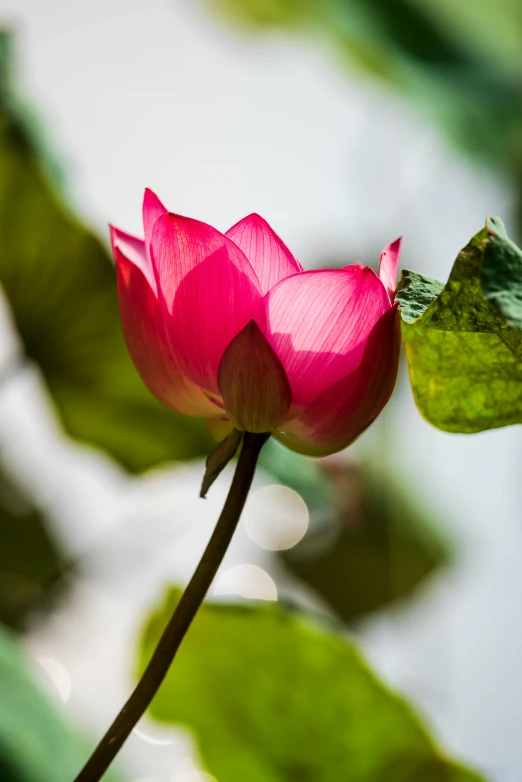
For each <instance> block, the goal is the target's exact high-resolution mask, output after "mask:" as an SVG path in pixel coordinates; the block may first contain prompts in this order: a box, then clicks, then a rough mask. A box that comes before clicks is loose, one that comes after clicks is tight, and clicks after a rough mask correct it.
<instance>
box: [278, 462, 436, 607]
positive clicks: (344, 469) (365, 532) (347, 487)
mask: <svg viewBox="0 0 522 782" xmlns="http://www.w3.org/2000/svg"><path fill="white" fill-rule="evenodd" d="M323 470H324V473H325V475H328V476H329V478H330V482H331V485H332V490H333V503H332V504H333V509H335V517H332V515H331V514H332V509H330V518H329V519H324V518H323V520H322V522H321V523H320V524H318V525H316V527H315V528H314V526H312V527H311V529H310V531H309V532H308V533H307V534H306V536H305V537H304V539H303V540H302V541H301V542H300V543H298V545H297V546H295V547H294V548H292V549H290V550H289V551H285V552H283V553H282V554H281V556H282V558H283V560H284V562H285V564H286V566H287V567H288V568H289V569H290V570H291V572H292V573H293V574H294V575H295V576H297V577H298V578H300V579H301V580H303V581H304V582H305V583H306V584H307V585H308V586H311V587H312V588H313V589H315V590H317V592H319V594H320V595H321V596H322V597H323V598H324V599H325V600H326V601H327V602H328V603H329V604H330V606H331V607H332V608H333V609H334V610H335V611H336V613H337V614H338V615H339V617H340V618H341V619H343V620H344V621H345V622H353V621H354V620H355V619H357V618H359V617H361V616H364V615H365V614H368V613H370V612H372V611H376V610H378V609H380V608H382V607H383V606H385V605H387V604H389V603H391V602H394V601H396V600H399V599H401V598H404V597H405V596H407V595H409V594H410V593H411V592H412V591H413V590H414V589H415V588H416V587H417V586H418V585H419V584H421V583H422V582H423V580H424V579H425V578H426V577H427V576H428V575H429V574H431V573H433V571H434V570H435V569H436V568H437V567H440V566H441V565H443V564H446V563H447V561H448V558H449V550H448V546H447V544H446V542H445V541H444V540H443V539H442V538H441V537H440V535H438V534H437V532H436V528H435V525H434V523H433V521H432V520H431V519H430V518H429V516H428V517H427V512H426V510H425V507H424V505H425V504H423V503H422V502H421V501H420V500H419V501H416V498H415V495H414V493H412V489H411V487H410V488H409V490H406V488H405V487H403V486H401V484H400V482H398V481H397V479H396V476H395V475H390V474H388V473H386V472H385V471H384V470H382V469H379V470H376V469H375V467H372V466H370V465H365V464H362V465H357V464H345V463H343V464H337V465H335V464H330V463H328V462H326V463H325V464H324V466H323Z"/></svg>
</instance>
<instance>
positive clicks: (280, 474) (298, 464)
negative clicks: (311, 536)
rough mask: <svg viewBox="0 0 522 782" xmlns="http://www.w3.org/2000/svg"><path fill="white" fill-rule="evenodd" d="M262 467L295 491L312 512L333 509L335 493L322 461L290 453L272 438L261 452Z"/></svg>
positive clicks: (260, 462) (260, 464)
mask: <svg viewBox="0 0 522 782" xmlns="http://www.w3.org/2000/svg"><path fill="white" fill-rule="evenodd" d="M259 466H260V467H261V468H262V469H263V470H265V472H267V473H269V474H270V475H271V476H273V477H274V478H275V479H276V480H277V481H278V482H279V483H281V484H284V485H285V486H288V487H289V488H290V489H293V490H294V491H296V492H297V493H298V494H299V495H300V496H301V497H302V498H303V500H304V501H305V502H306V504H307V505H308V507H309V508H310V509H311V510H315V509H316V508H320V509H324V508H327V507H330V505H331V502H332V494H333V492H332V487H331V485H330V481H329V480H328V478H327V476H326V475H325V473H324V471H323V470H322V469H321V460H318V459H316V458H312V457H310V456H302V455H301V454H298V453H295V452H294V451H290V450H289V449H288V448H286V447H285V446H284V445H281V443H278V442H277V440H275V439H274V438H273V437H271V438H270V440H268V442H267V443H266V445H265V446H264V447H263V450H262V451H261V455H260V457H259Z"/></svg>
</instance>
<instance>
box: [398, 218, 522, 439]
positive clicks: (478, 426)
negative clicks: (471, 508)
mask: <svg viewBox="0 0 522 782" xmlns="http://www.w3.org/2000/svg"><path fill="white" fill-rule="evenodd" d="M499 224H500V225H501V224H502V223H501V221H500V220H498V218H495V222H494V223H490V224H489V225H490V228H489V229H488V228H484V229H483V230H482V231H481V232H480V233H478V234H476V236H474V237H473V239H472V240H471V242H470V243H469V244H468V245H467V247H465V248H464V249H463V250H461V252H460V253H459V255H458V257H457V260H456V261H455V264H454V266H453V270H452V272H451V274H450V277H449V279H448V282H447V283H446V285H445V286H444V288H443V290H442V292H441V293H440V294H439V296H438V297H437V298H436V299H435V300H434V301H432V303H431V304H429V306H428V307H427V308H426V309H425V310H424V312H423V313H422V314H420V316H419V317H417V319H416V320H413V321H412V322H411V320H410V315H411V311H412V308H411V306H412V305H411V302H412V300H413V299H414V298H415V295H416V291H417V292H418V293H419V305H420V303H421V296H424V294H425V290H426V282H425V281H423V280H422V278H421V277H420V276H419V275H415V276H412V275H411V273H407V276H406V277H405V279H406V281H407V287H406V291H405V292H402V291H399V293H398V294H397V299H398V300H399V302H400V306H401V309H402V307H403V306H404V308H405V315H404V316H403V323H402V335H403V340H404V343H405V345H406V356H407V359H408V364H409V369H410V380H411V385H412V388H413V394H414V397H415V402H416V403H417V407H418V408H419V410H420V411H421V413H422V414H423V415H424V417H425V418H426V419H427V420H428V421H429V422H430V423H432V424H433V425H434V426H437V427H438V428H439V429H444V430H445V431H448V432H465V433H471V432H480V431H483V430H484V429H493V428H495V427H499V426H508V425H509V424H516V423H522V361H521V360H522V332H520V331H519V330H517V329H515V328H513V327H512V326H510V325H509V324H508V323H507V322H506V321H505V320H504V318H503V317H502V315H501V314H500V312H499V311H498V309H497V306H496V305H495V304H493V303H492V302H491V301H489V300H488V299H486V298H485V297H484V295H483V293H482V290H481V275H482V266H483V260H484V254H485V253H486V252H488V266H487V269H488V275H487V279H488V280H491V276H490V275H491V268H492V264H493V263H494V262H497V261H498V262H499V263H500V265H499V269H498V273H497V274H496V276H495V279H496V280H497V285H500V283H499V282H498V280H499V279H500V275H501V274H502V273H503V264H504V265H505V257H506V253H505V252H504V251H505V244H504V243H503V242H500V244H499V241H500V240H499V237H498V235H496V234H494V233H492V229H491V227H492V226H493V225H494V226H495V230H498V227H499ZM491 239H493V242H494V243H493V245H492V246H491V247H490V248H489V250H488V247H489V243H490V241H491ZM499 247H500V248H501V250H500V251H499ZM512 252H513V251H510V253H511V254H510V255H509V258H511V257H512ZM503 257H504V261H502V258H503ZM506 285H507V286H508V287H509V285H510V283H509V279H507V280H506ZM506 301H509V302H511V304H512V303H513V301H514V299H513V298H512V297H509V298H508V299H504V303H505V302H506ZM425 303H426V302H425ZM421 310H422V306H420V309H419V311H421ZM409 320H410V322H408V321H409Z"/></svg>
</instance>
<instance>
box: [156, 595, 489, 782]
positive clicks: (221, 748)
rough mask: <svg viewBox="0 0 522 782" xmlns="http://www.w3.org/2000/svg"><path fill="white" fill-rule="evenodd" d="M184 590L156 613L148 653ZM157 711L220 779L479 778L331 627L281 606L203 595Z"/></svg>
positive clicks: (402, 781) (410, 781) (441, 781)
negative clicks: (185, 732)
mask: <svg viewBox="0 0 522 782" xmlns="http://www.w3.org/2000/svg"><path fill="white" fill-rule="evenodd" d="M178 599H179V592H178V591H176V590H174V591H173V592H171V594H169V595H168V598H167V600H166V603H165V605H164V606H163V607H162V608H161V609H160V610H159V611H158V612H157V613H156V614H155V615H154V616H153V617H152V619H151V620H150V621H149V623H148V626H147V629H146V632H145V636H144V642H143V654H142V660H143V662H145V661H146V660H148V658H149V656H150V654H151V652H152V649H153V646H154V645H155V643H156V642H157V640H158V637H159V635H160V633H161V631H162V629H163V627H164V626H165V624H166V622H167V621H168V617H169V616H170V614H171V612H172V610H173V607H174V605H175V603H176V602H177V600H178ZM151 711H152V713H153V715H155V716H156V717H158V718H159V719H161V720H163V721H166V722H173V723H176V724H178V723H180V724H183V725H187V726H189V727H190V728H192V730H193V731H194V732H195V735H196V738H197V741H198V744H199V747H200V750H201V753H202V755H203V758H204V760H205V762H206V764H207V766H208V768H209V770H210V772H211V773H212V774H214V775H215V776H216V777H217V779H219V780H222V782H244V780H248V782H306V781H307V780H310V782H312V780H313V782H339V780H344V779H346V780H350V782H383V780H386V782H420V780H422V782H449V781H450V780H451V781H452V782H457V781H458V782H479V777H477V776H476V775H474V774H473V773H471V772H468V771H465V770H464V769H460V768H457V767H456V766H453V765H452V764H451V763H448V762H446V761H445V760H443V759H442V758H441V755H440V753H439V752H438V750H437V749H436V748H435V747H434V745H433V743H432V741H431V739H430V738H429V737H428V735H427V733H426V731H425V729H424V727H423V726H422V724H421V722H420V721H419V719H418V718H417V717H416V716H415V715H414V714H413V712H412V711H411V709H410V708H409V706H407V705H406V704H405V703H404V702H403V701H402V700H401V699H400V698H398V697H397V696H395V695H393V694H392V693H391V692H390V691H389V690H387V689H386V688H385V687H384V686H383V685H382V684H381V683H380V682H379V681H378V680H377V679H376V678H375V677H374V676H373V674H372V673H371V672H370V671H369V669H368V668H367V667H366V665H365V664H364V662H363V661H362V660H361V658H360V656H359V654H358V653H357V651H356V650H355V649H354V647H353V646H352V645H351V644H350V643H348V642H347V641H346V639H345V638H343V637H341V636H338V635H335V634H334V632H333V631H331V630H326V629H325V628H324V627H321V626H319V625H318V624H315V623H314V622H312V621H311V620H309V619H305V618H304V617H302V616H300V615H299V614H298V613H296V612H290V613H288V612H285V611H283V610H282V609H281V608H279V607H278V606H277V605H273V604H271V605H259V606H256V607H246V606H242V607H238V606H224V605H204V606H203V608H202V609H201V610H200V612H199V613H198V615H197V616H196V619H195V620H194V624H193V626H192V627H191V629H190V632H189V634H188V635H187V638H186V639H185V641H184V643H183V645H182V647H181V649H180V651H179V653H178V655H177V657H176V662H175V664H174V665H173V666H172V668H171V670H170V671H169V673H168V675H167V678H166V680H165V682H164V684H163V685H162V687H161V689H160V691H159V693H158V695H157V696H156V698H155V700H154V701H153V704H152V708H151Z"/></svg>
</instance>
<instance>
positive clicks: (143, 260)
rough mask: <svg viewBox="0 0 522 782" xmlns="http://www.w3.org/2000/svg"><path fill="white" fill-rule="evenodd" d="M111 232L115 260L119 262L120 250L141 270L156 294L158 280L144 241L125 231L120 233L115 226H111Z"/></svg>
mask: <svg viewBox="0 0 522 782" xmlns="http://www.w3.org/2000/svg"><path fill="white" fill-rule="evenodd" d="M110 232H111V244H112V252H113V254H114V260H115V261H117V260H118V257H117V252H116V251H117V250H120V251H121V252H122V254H123V255H124V256H125V258H127V259H128V260H129V261H130V262H131V263H133V264H134V265H135V266H137V267H138V269H140V270H141V272H142V273H143V274H144V276H145V279H146V280H147V282H148V283H149V285H150V287H151V288H152V290H153V291H154V292H155V291H156V279H155V277H154V271H153V269H152V264H151V262H150V258H149V256H148V255H147V251H146V248H145V242H144V241H143V239H137V238H136V237H135V236H131V234H127V233H125V231H120V229H119V228H116V227H115V226H113V225H111V226H110Z"/></svg>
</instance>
